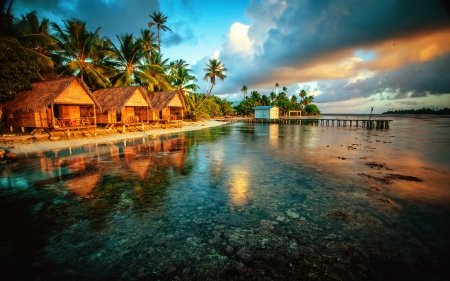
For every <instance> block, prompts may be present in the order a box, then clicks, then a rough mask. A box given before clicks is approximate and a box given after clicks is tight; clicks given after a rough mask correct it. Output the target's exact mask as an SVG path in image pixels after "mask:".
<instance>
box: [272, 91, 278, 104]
mask: <svg viewBox="0 0 450 281" xmlns="http://www.w3.org/2000/svg"><path fill="white" fill-rule="evenodd" d="M276 99H277V95H276V94H275V92H270V100H271V101H272V103H273V102H275V100H276Z"/></svg>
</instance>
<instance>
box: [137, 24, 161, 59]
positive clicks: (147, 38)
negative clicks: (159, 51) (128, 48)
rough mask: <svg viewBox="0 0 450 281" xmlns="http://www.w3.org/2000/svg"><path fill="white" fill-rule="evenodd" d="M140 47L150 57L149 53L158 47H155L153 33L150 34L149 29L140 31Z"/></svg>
mask: <svg viewBox="0 0 450 281" xmlns="http://www.w3.org/2000/svg"><path fill="white" fill-rule="evenodd" d="M140 39H141V41H140V43H141V45H142V48H143V49H144V51H146V52H147V55H148V56H150V55H151V51H154V50H155V49H156V48H157V47H158V45H156V43H155V41H156V38H155V33H153V32H151V31H150V30H149V29H141V38H140Z"/></svg>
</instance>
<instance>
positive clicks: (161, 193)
mask: <svg viewBox="0 0 450 281" xmlns="http://www.w3.org/2000/svg"><path fill="white" fill-rule="evenodd" d="M321 118H361V119H363V118H364V119H366V118H368V115H323V116H321ZM372 118H374V119H378V118H382V119H392V120H393V122H392V123H391V125H390V128H389V129H382V130H368V129H366V128H356V127H326V126H308V125H293V124H292V125H282V124H281V125H279V124H261V123H257V124H255V123H245V122H238V123H233V124H228V125H223V126H220V127H214V128H210V129H205V130H200V131H193V132H185V133H173V134H168V135H165V136H160V137H158V138H138V139H126V140H122V141H118V142H114V143H112V142H109V143H98V144H92V145H88V146H84V147H72V148H70V149H69V148H68V149H59V150H54V151H46V152H42V153H37V154H33V155H28V156H26V157H24V156H22V157H21V158H20V159H19V160H18V161H16V162H10V163H7V164H2V165H1V166H0V169H1V175H2V176H1V179H0V209H1V210H0V224H1V225H2V226H3V227H2V231H1V232H0V261H1V263H0V269H1V272H2V276H4V277H7V279H8V280H12V279H15V280H75V279H80V280H111V279H113V280H130V279H135V280H177V279H179V280H208V279H210V280H238V279H239V280H241V279H245V280H262V279H265V280H294V279H296V280H310V279H312V280H448V276H449V274H450V269H449V267H448V265H449V264H450V224H449V223H448V222H449V221H450V204H449V203H450V184H449V182H450V173H449V171H450V161H449V160H450V150H449V149H448V148H449V147H450V146H449V145H450V118H449V116H421V115H414V116H403V115H402V116H387V115H373V116H372ZM150 133H151V132H150V131H149V134H150Z"/></svg>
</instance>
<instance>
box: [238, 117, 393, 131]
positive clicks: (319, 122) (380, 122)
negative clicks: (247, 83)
mask: <svg viewBox="0 0 450 281" xmlns="http://www.w3.org/2000/svg"><path fill="white" fill-rule="evenodd" d="M241 120H246V121H248V122H252V123H278V124H297V125H312V126H329V127H334V126H337V127H362V128H368V129H389V123H390V122H392V121H393V120H385V119H374V120H369V119H367V120H364V119H312V118H279V119H255V118H253V119H241Z"/></svg>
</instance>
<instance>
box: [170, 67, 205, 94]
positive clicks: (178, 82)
mask: <svg viewBox="0 0 450 281" xmlns="http://www.w3.org/2000/svg"><path fill="white" fill-rule="evenodd" d="M191 72H192V70H190V69H188V68H184V67H180V68H178V69H177V73H176V76H175V80H174V82H173V83H172V84H173V85H174V86H175V87H177V88H178V89H179V90H181V91H183V93H184V92H185V90H190V91H197V90H198V89H200V87H199V86H198V85H197V84H194V83H192V82H195V81H197V78H195V76H194V75H191V74H190V73H191Z"/></svg>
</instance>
